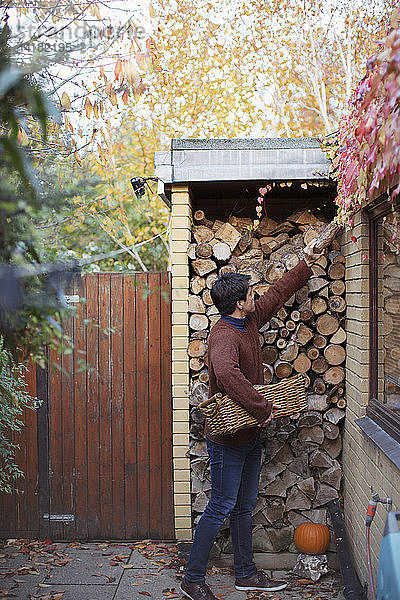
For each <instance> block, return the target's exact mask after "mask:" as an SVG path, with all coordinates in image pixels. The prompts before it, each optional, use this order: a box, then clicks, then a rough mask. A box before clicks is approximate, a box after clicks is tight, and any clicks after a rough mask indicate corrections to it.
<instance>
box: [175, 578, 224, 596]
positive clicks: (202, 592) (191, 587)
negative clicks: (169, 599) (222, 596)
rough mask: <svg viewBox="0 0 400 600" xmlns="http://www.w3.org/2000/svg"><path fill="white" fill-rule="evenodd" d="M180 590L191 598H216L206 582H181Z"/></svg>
mask: <svg viewBox="0 0 400 600" xmlns="http://www.w3.org/2000/svg"><path fill="white" fill-rule="evenodd" d="M181 592H182V594H184V595H185V596H186V598H190V599H191V600H218V599H217V598H216V597H215V596H214V594H213V593H212V591H211V590H210V588H209V587H208V585H207V584H206V583H204V582H203V583H186V582H185V580H183V581H182V583H181Z"/></svg>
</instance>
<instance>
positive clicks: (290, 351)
mask: <svg viewBox="0 0 400 600" xmlns="http://www.w3.org/2000/svg"><path fill="white" fill-rule="evenodd" d="M264 337H265V334H264ZM298 353H299V345H298V344H297V343H296V342H289V343H288V344H287V346H286V348H284V349H283V350H282V351H281V352H280V353H279V358H280V359H281V360H284V361H287V362H292V361H294V360H295V358H296V357H297V355H298Z"/></svg>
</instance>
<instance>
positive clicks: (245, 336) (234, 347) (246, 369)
mask: <svg viewBox="0 0 400 600" xmlns="http://www.w3.org/2000/svg"><path fill="white" fill-rule="evenodd" d="M311 274H312V271H311V269H310V268H309V267H308V266H307V264H306V262H305V261H304V260H302V261H301V262H300V263H299V264H298V265H297V266H296V267H294V268H293V269H291V270H290V271H288V272H287V273H285V275H284V276H283V277H281V279H280V280H279V281H278V282H277V283H275V284H274V285H272V286H271V287H270V288H269V289H268V291H267V292H266V293H265V294H263V295H262V296H261V297H260V298H259V299H258V300H257V301H256V302H255V311H254V312H253V313H251V314H249V315H247V317H246V319H245V322H244V324H245V329H246V331H240V330H239V329H238V328H237V327H235V326H234V325H231V324H230V323H227V322H225V321H223V320H222V319H220V320H219V321H218V322H217V323H216V324H215V325H214V327H213V328H212V329H211V333H210V338H209V342H208V364H209V367H208V370H209V377H210V381H209V397H211V396H213V395H214V394H216V393H217V392H221V393H222V394H224V395H225V394H227V395H228V396H230V397H231V398H232V400H234V401H235V402H237V403H238V404H241V405H242V406H244V407H245V408H246V409H247V410H248V412H249V413H251V414H252V415H254V417H255V418H256V419H257V420H258V421H259V422H260V423H261V422H263V421H265V420H266V419H267V418H268V417H269V415H270V412H271V410H272V405H271V404H270V403H269V402H266V401H265V400H264V398H263V397H262V396H261V395H260V394H259V393H258V392H257V391H256V390H255V389H254V388H253V385H254V384H257V383H264V371H263V364H262V353H261V346H260V340H259V337H258V330H259V329H260V328H261V327H262V326H263V325H264V324H265V323H266V322H267V321H269V320H270V319H271V317H272V316H273V315H274V314H275V313H276V312H277V311H278V310H279V309H280V308H281V306H283V304H284V303H285V302H286V300H288V299H289V298H290V296H292V295H293V294H294V293H295V292H296V291H297V290H298V289H300V288H301V287H302V286H303V285H304V284H305V283H306V282H307V281H308V279H309V277H310V275H311ZM259 431H260V430H259V428H258V427H252V428H249V429H242V430H240V431H238V432H237V433H235V434H234V435H220V436H212V435H210V434H209V433H208V432H207V430H206V435H207V437H208V438H209V439H210V440H212V441H213V442H216V443H217V444H222V445H224V446H241V445H242V444H246V443H247V442H250V441H252V440H254V439H255V438H256V437H257V435H258V434H259Z"/></svg>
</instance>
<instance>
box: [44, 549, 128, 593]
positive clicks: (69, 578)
mask: <svg viewBox="0 0 400 600" xmlns="http://www.w3.org/2000/svg"><path fill="white" fill-rule="evenodd" d="M72 554H73V560H71V562H69V563H68V564H67V565H64V566H63V567H56V568H54V569H53V571H52V573H51V582H52V583H53V584H68V583H73V584H81V585H88V584H89V585H95V584H98V583H100V582H104V583H106V582H107V579H108V578H109V577H111V578H113V579H114V581H116V582H119V580H120V578H121V576H122V572H123V568H122V564H124V563H122V562H119V561H114V560H113V558H114V557H115V556H116V553H114V552H113V553H112V554H110V555H109V554H108V553H107V555H106V556H103V555H102V553H101V552H100V551H99V550H97V549H94V550H79V552H73V553H72ZM124 556H126V559H125V561H128V559H129V556H130V550H129V552H124ZM110 562H112V563H114V562H116V564H110ZM112 583H113V582H112Z"/></svg>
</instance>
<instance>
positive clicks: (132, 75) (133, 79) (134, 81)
mask: <svg viewBox="0 0 400 600" xmlns="http://www.w3.org/2000/svg"><path fill="white" fill-rule="evenodd" d="M125 74H126V81H127V83H128V84H129V85H130V86H132V87H133V88H137V87H138V85H139V84H140V75H139V73H138V72H137V70H136V69H135V67H134V66H133V64H132V62H131V61H130V60H129V61H127V64H126V68H125Z"/></svg>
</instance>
